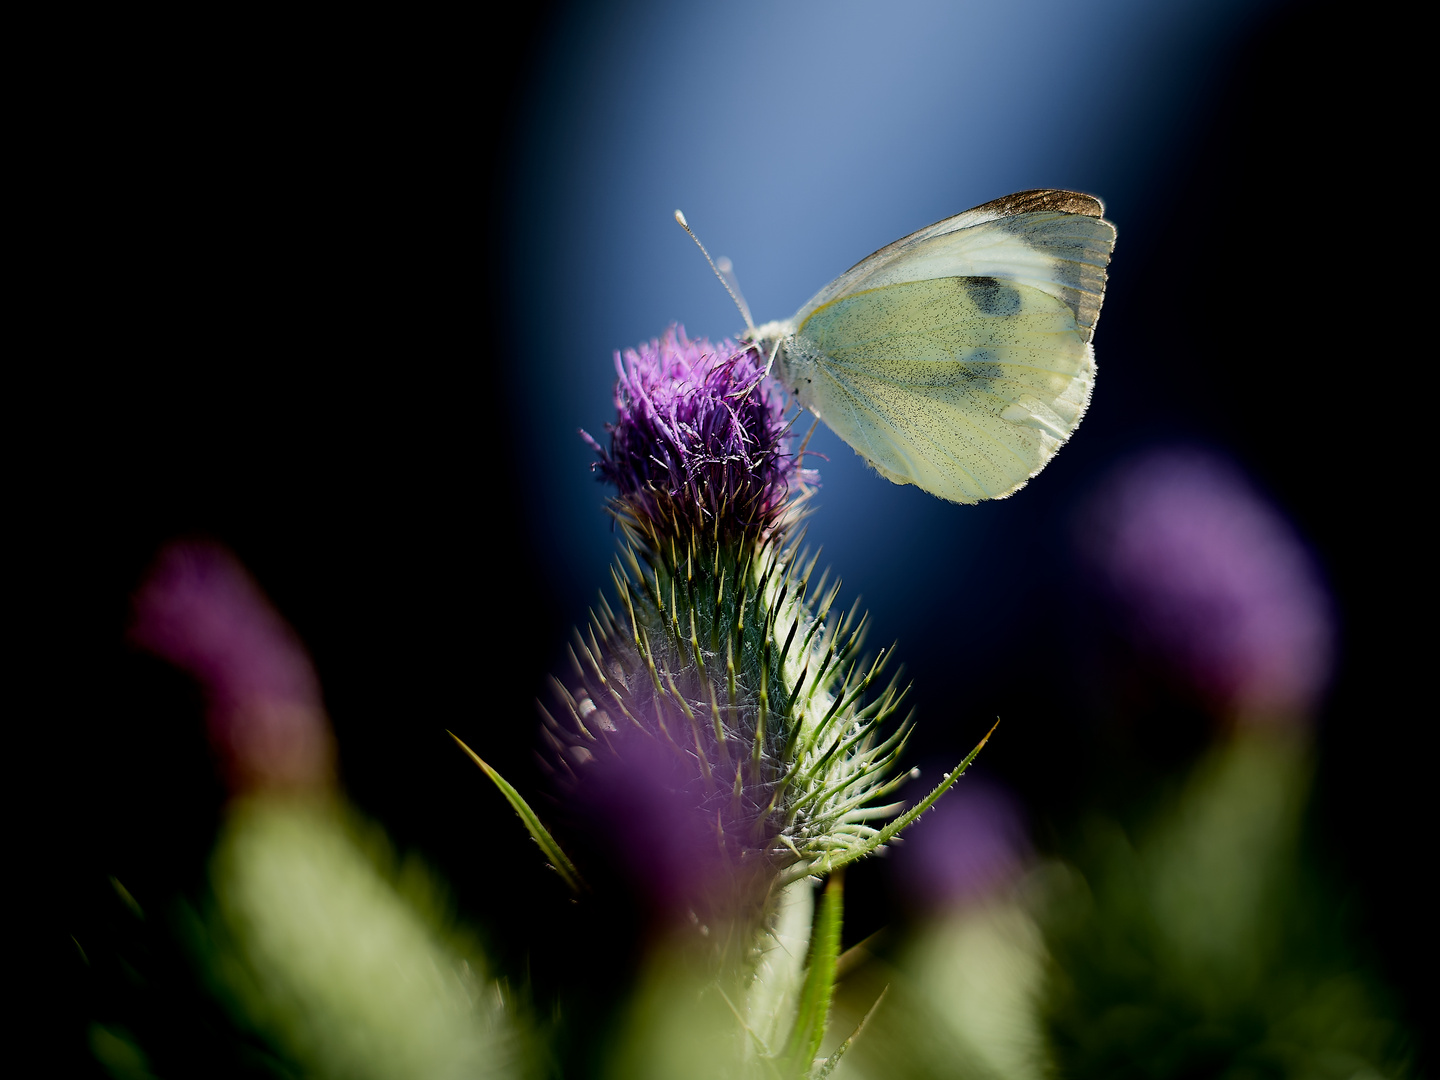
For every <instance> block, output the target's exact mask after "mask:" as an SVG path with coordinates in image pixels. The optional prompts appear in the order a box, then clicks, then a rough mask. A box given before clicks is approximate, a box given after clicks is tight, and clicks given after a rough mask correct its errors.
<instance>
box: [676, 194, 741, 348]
mask: <svg viewBox="0 0 1440 1080" xmlns="http://www.w3.org/2000/svg"><path fill="white" fill-rule="evenodd" d="M675 220H676V221H677V222H678V223H679V225H680V227H681V228H682V229H684V230H685V231H686V232H687V233H690V239H691V240H694V241H695V246H696V247H698V248H699V249H700V254H701V255H704V256H705V261H706V262H708V263H709V264H710V269H711V270H714V271H715V276H716V277H717V278H719V279H720V284H721V285H724V286H725V291H726V292H728V293H729V294H730V299H731V300H734V301H735V306H736V307H737V308H739V309H740V314H741V315H742V316H744V318H745V329H746V330H749V331H750V332H751V333H752V334H753V333H754V331H755V323H754V321H753V320H752V319H751V318H750V306H749V305H748V304H746V303H745V298H744V297H743V296H741V295H740V283H739V282H738V281H736V280H735V270H734V267H733V266H731V264H730V260H729V259H727V258H725V256H723V255H722V256H720V265H718V266H717V265H715V260H714V259H712V258H710V252H708V251H706V250H705V245H704V244H702V243H700V238H699V237H698V236H696V235H695V234H694V233H693V232H691V230H690V223H689V222H688V221H686V220H685V215H684V214H682V213H681V212H680V211H679V210H676V211H675Z"/></svg>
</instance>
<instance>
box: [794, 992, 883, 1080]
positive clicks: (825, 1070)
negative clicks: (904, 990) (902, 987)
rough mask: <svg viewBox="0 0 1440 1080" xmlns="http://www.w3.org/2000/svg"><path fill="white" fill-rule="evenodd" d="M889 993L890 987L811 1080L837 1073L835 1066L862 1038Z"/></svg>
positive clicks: (818, 1079) (823, 1062) (823, 1078)
mask: <svg viewBox="0 0 1440 1080" xmlns="http://www.w3.org/2000/svg"><path fill="white" fill-rule="evenodd" d="M889 992H890V987H889V986H888V985H887V986H886V987H885V989H884V990H881V991H880V996H879V997H877V998H876V999H875V1004H874V1005H871V1006H870V1011H869V1012H867V1013H866V1014H865V1015H864V1016H863V1017H861V1018H860V1023H858V1024H856V1025H855V1030H854V1031H852V1032H851V1033H850V1037H849V1038H848V1039H846V1040H845V1041H844V1042H843V1043H841V1044H840V1045H839V1046H837V1047H836V1048H835V1052H834V1053H833V1054H831V1055H830V1056H829V1057H828V1058H826V1059H825V1060H824V1061H822V1062H821V1063H820V1065H819V1066H818V1067H817V1068H816V1070H815V1072H814V1073H813V1074H812V1076H811V1078H810V1080H825V1078H826V1077H827V1076H829V1075H830V1074H831V1073H832V1072H834V1071H835V1066H836V1065H839V1064H840V1059H841V1058H842V1057H844V1056H845V1051H847V1050H849V1049H850V1047H851V1045H852V1044H853V1043H854V1042H855V1040H856V1039H858V1038H859V1037H860V1032H862V1031H864V1030H865V1025H866V1024H868V1023H869V1022H870V1018H871V1017H872V1016H874V1015H875V1010H876V1009H878V1008H880V1003H881V1002H882V1001H884V1000H885V995H886V994H888V993H889Z"/></svg>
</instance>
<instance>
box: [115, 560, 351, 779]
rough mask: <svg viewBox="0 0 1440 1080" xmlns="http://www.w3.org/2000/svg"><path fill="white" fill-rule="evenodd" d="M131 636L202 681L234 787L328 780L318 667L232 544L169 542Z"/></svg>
mask: <svg viewBox="0 0 1440 1080" xmlns="http://www.w3.org/2000/svg"><path fill="white" fill-rule="evenodd" d="M130 637H131V640H133V641H134V642H135V643H136V644H138V645H140V646H142V647H144V648H146V649H148V650H149V651H151V652H153V653H156V654H157V655H159V656H161V657H163V658H164V659H166V660H168V661H170V662H171V663H172V664H174V665H176V666H177V667H179V668H182V669H184V670H185V671H187V672H189V673H190V674H191V675H193V676H194V677H195V678H196V679H197V680H198V681H199V683H200V685H201V686H202V687H203V688H204V691H205V697H206V702H207V706H208V708H207V722H208V726H209V730H210V741H211V743H212V744H213V745H214V746H215V749H216V752H217V753H218V754H219V756H220V759H221V761H222V763H223V765H224V767H225V771H226V775H227V779H228V780H229V783H230V786H231V788H232V790H235V791H236V792H241V791H246V790H250V789H255V788H275V787H302V788H303V787H314V788H323V787H326V786H328V785H329V784H330V783H331V782H332V781H333V779H334V757H335V750H334V742H333V739H332V737H331V734H330V724H329V721H328V720H327V719H326V717H325V709H324V705H323V704H322V702H321V699H320V683H319V680H318V679H317V678H316V676H315V669H314V667H313V666H312V665H311V663H310V658H309V657H308V656H307V655H306V653H305V648H304V646H303V645H301V644H300V641H299V639H298V638H297V637H296V636H295V633H294V631H293V630H291V629H290V627H289V625H288V624H287V623H286V622H285V620H284V619H283V618H282V617H281V616H280V615H279V613H278V612H276V611H275V609H274V608H273V607H271V606H270V603H269V601H267V600H266V599H265V596H264V594H263V593H262V592H261V591H260V588H259V586H257V585H256V584H255V582H254V581H253V579H251V577H250V575H249V574H248V573H246V572H245V569H244V568H243V567H242V566H241V565H240V564H239V563H238V562H237V561H236V560H235V558H234V556H232V555H231V554H230V553H229V552H227V551H225V550H224V549H223V548H221V547H218V546H216V545H213V544H204V543H179V544H172V545H171V546H170V547H168V548H166V549H165V550H164V551H163V552H162V553H161V554H160V557H159V558H158V559H157V560H156V563H155V566H154V569H153V570H152V571H151V573H150V576H149V577H148V578H147V579H146V582H145V584H144V585H143V586H142V587H141V589H140V591H139V592H138V593H137V594H136V596H135V602H134V620H133V622H132V625H131V628H130Z"/></svg>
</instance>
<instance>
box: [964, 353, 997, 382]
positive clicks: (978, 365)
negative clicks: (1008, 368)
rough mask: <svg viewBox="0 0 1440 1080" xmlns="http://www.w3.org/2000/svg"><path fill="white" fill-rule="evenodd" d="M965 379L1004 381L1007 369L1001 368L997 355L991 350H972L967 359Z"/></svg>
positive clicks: (965, 362) (965, 361)
mask: <svg viewBox="0 0 1440 1080" xmlns="http://www.w3.org/2000/svg"><path fill="white" fill-rule="evenodd" d="M964 364H965V377H966V378H967V379H974V380H980V379H984V380H986V381H989V380H990V379H1003V378H1004V377H1005V369H1004V368H1003V367H1001V366H1000V363H999V361H998V360H997V359H996V357H995V354H994V353H993V352H991V351H990V350H989V349H972V350H970V353H969V355H968V356H966V357H965V360H964Z"/></svg>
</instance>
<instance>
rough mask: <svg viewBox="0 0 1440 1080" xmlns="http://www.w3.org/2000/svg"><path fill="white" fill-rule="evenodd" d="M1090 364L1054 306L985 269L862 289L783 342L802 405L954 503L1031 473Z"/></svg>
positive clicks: (1008, 487)
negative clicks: (969, 274)
mask: <svg viewBox="0 0 1440 1080" xmlns="http://www.w3.org/2000/svg"><path fill="white" fill-rule="evenodd" d="M1093 371H1094V365H1093V362H1092V360H1091V354H1090V348H1089V346H1088V344H1086V343H1085V342H1084V341H1082V340H1081V338H1080V335H1079V334H1078V332H1077V328H1076V324H1075V318H1074V314H1073V312H1072V311H1071V310H1070V308H1069V307H1068V306H1067V305H1065V304H1064V303H1063V302H1062V301H1060V300H1057V299H1056V298H1055V297H1053V296H1051V295H1049V294H1048V293H1045V292H1042V291H1040V290H1038V289H1034V288H1031V287H1029V286H1026V285H1019V284H1016V283H1014V282H1009V281H1003V280H999V279H996V278H991V277H947V278H930V279H926V280H922V281H916V282H907V283H903V284H899V285H886V286H881V287H880V288H876V289H867V290H864V291H862V292H859V293H855V294H853V295H850V296H847V297H844V298H842V299H840V300H836V301H832V302H831V303H829V304H827V305H825V306H824V307H822V308H820V309H819V310H817V311H815V312H813V313H812V314H811V316H810V317H809V318H808V319H807V320H806V322H805V324H804V327H803V328H802V330H801V332H800V333H799V334H797V335H796V337H795V338H794V339H792V341H791V342H790V343H788V344H787V373H788V374H789V375H790V377H791V381H792V383H793V384H794V385H793V386H792V389H793V390H795V392H796V394H797V397H798V398H799V401H800V403H801V404H802V405H803V406H805V407H806V408H808V409H810V410H812V411H813V412H815V413H816V414H817V415H819V416H820V417H822V418H823V419H824V420H825V421H826V423H827V424H829V425H830V427H831V428H832V429H834V430H835V432H836V433H837V434H838V435H839V436H840V437H841V438H843V439H844V440H845V441H846V442H848V443H850V445H851V446H853V447H854V448H855V449H856V450H857V451H858V452H859V453H860V454H861V455H862V456H864V457H865V458H867V459H868V460H869V461H870V463H871V464H872V465H874V466H875V467H876V469H877V470H878V471H879V472H881V473H882V474H883V475H884V476H886V477H888V478H889V479H891V480H893V481H895V482H896V483H901V484H916V485H918V486H920V487H922V488H924V489H925V490H927V491H930V492H932V493H934V494H936V495H940V496H941V497H943V498H947V499H951V500H953V501H955V502H967V503H968V502H977V501H979V500H981V499H986V498H998V497H1002V496H1004V495H1008V494H1009V493H1010V492H1012V491H1014V490H1016V489H1018V488H1019V487H1020V486H1021V485H1023V484H1024V483H1025V481H1026V480H1027V479H1029V477H1030V476H1032V475H1034V473H1035V472H1037V471H1038V470H1039V469H1040V468H1041V467H1042V466H1043V465H1044V463H1045V462H1046V461H1048V460H1049V459H1050V457H1051V456H1052V455H1053V454H1054V453H1055V451H1056V450H1057V449H1058V448H1059V446H1060V445H1061V443H1063V442H1064V441H1065V439H1066V438H1067V437H1068V436H1069V434H1070V432H1071V431H1073V430H1074V428H1075V426H1076V425H1077V424H1078V423H1079V422H1080V417H1081V416H1082V415H1083V413H1084V410H1085V406H1086V404H1087V403H1088V400H1089V389H1090V386H1091V384H1092V381H1093Z"/></svg>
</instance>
